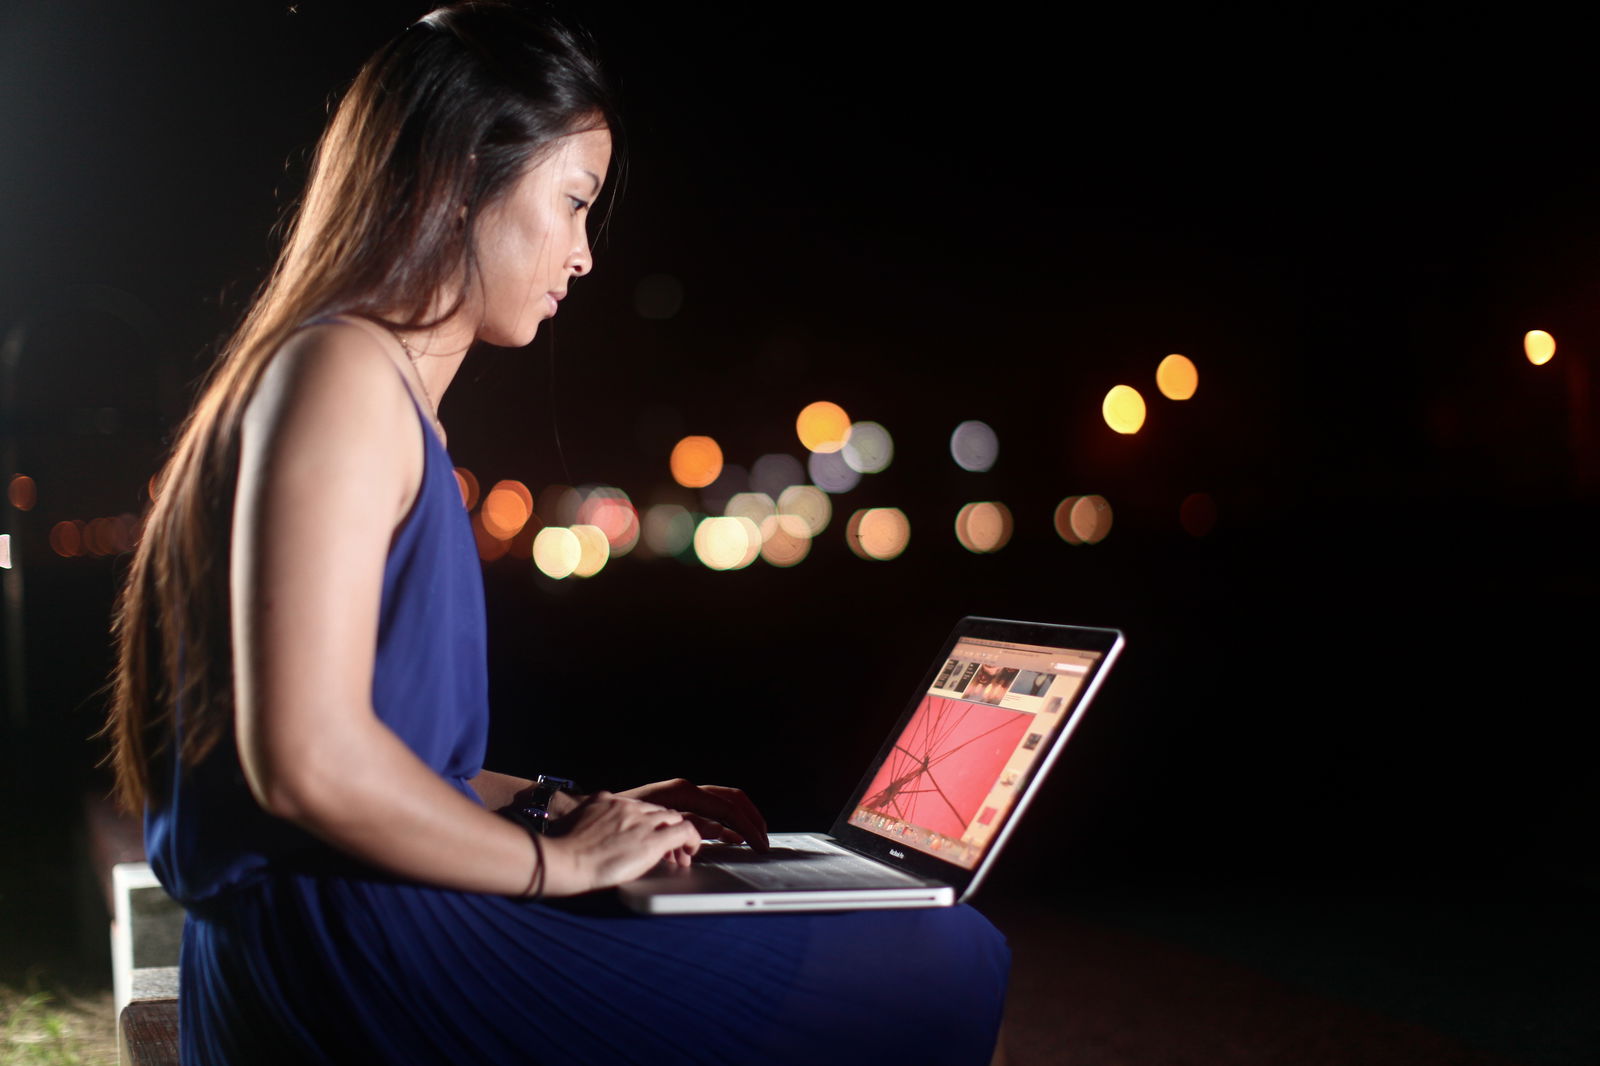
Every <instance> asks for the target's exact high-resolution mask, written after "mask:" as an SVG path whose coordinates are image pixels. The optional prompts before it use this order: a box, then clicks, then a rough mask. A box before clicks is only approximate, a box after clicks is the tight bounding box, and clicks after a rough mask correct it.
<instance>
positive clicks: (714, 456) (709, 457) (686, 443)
mask: <svg viewBox="0 0 1600 1066" xmlns="http://www.w3.org/2000/svg"><path fill="white" fill-rule="evenodd" d="M668 465H670V466H671V468H672V480H674V481H676V482H677V483H678V484H680V485H682V486H683V487H684V488H686V489H703V488H705V487H706V486H707V485H709V484H711V483H712V482H713V481H715V480H717V477H718V475H720V474H721V473H722V446H721V445H719V444H718V443H717V442H716V441H714V440H712V439H711V438H710V437H685V438H683V439H682V440H680V441H679V442H678V443H677V444H675V445H673V448H672V458H671V459H670V460H669V463H668Z"/></svg>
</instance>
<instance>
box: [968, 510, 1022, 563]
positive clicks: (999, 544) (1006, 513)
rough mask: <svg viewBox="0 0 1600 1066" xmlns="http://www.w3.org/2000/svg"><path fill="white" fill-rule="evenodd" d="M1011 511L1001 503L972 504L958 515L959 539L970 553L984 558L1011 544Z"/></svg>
mask: <svg viewBox="0 0 1600 1066" xmlns="http://www.w3.org/2000/svg"><path fill="white" fill-rule="evenodd" d="M1013 528H1014V523H1013V522H1012V519H1011V509H1010V508H1009V507H1007V506H1006V505H1005V504H1003V503H1001V502H1000V501H999V500H984V501H981V502H978V503H969V504H967V505H966V506H965V507H963V508H961V510H960V511H958V512H957V513H956V540H958V541H960V542H961V546H962V547H963V548H965V549H967V551H969V552H975V553H977V554H979V555H985V554H988V553H989V552H997V551H999V550H1000V549H1001V548H1004V547H1005V546H1006V545H1007V544H1009V543H1010V542H1011V533H1012V530H1013Z"/></svg>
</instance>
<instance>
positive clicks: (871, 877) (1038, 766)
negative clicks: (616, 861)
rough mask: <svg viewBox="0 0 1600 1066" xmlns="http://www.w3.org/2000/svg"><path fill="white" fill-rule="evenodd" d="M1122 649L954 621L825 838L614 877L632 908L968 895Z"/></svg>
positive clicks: (919, 900) (1052, 631) (821, 904)
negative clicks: (620, 882)
mask: <svg viewBox="0 0 1600 1066" xmlns="http://www.w3.org/2000/svg"><path fill="white" fill-rule="evenodd" d="M1122 647H1123V637H1122V634H1121V633H1120V632H1118V631H1117V630H1115V629H1087V628H1082V627H1078V626H1061V625H1044V624H1040V623H1033V622H1013V621H1005V620H1003V619H997V618H972V617H969V618H963V619H962V620H961V621H960V622H959V623H957V625H956V627H955V631H954V632H952V633H951V634H950V636H949V637H948V638H947V639H946V640H945V642H944V646H943V647H942V648H941V649H940V651H939V654H938V655H937V656H936V657H935V658H934V661H933V665H932V667H930V669H929V670H928V673H927V676H925V677H924V678H923V680H922V684H921V686H920V687H919V688H918V689H917V691H916V694H915V695H914V696H913V697H912V699H911V701H910V703H909V705H908V706H907V707H906V709H905V712H904V713H903V714H901V715H900V719H899V721H897V722H896V723H895V725H894V728H893V729H891V730H890V731H889V735H888V736H887V737H886V738H884V741H883V745H882V747H881V748H880V749H879V751H878V754H877V756H876V757H875V758H874V759H873V760H872V763H871V765H869V766H868V767H867V769H866V772H865V773H864V774H863V775H862V777H861V783H860V784H859V785H857V786H856V788H855V791H854V792H853V793H851V795H850V798H849V800H848V801H847V802H846V803H845V805H844V808H843V809H842V810H841V811H840V812H839V816H838V817H837V818H836V819H834V823H833V828H832V829H831V830H829V831H828V832H827V833H772V834H769V836H768V840H769V841H770V843H771V845H772V847H771V850H770V851H768V852H765V853H762V852H756V851H754V850H752V849H751V848H749V847H748V846H745V845H729V844H711V843H708V844H706V845H705V846H703V847H702V848H701V849H700V852H699V854H698V855H696V856H695V861H694V862H693V864H691V865H690V866H689V867H686V868H685V867H667V866H665V865H663V866H658V867H657V868H656V869H655V870H654V871H652V872H651V873H649V874H646V875H645V876H644V877H642V878H640V879H638V880H636V881H631V882H628V883H627V884H624V885H621V886H619V889H618V891H619V893H620V896H621V899H622V901H623V902H624V903H625V904H626V905H627V906H629V907H631V908H632V909H634V910H636V911H640V912H642V913H645V914H727V913H736V912H753V911H828V910H861V909H873V908H892V907H948V906H951V905H952V904H955V903H959V902H962V901H965V900H967V899H970V898H971V897H972V894H973V893H974V892H975V891H977V888H978V886H979V885H980V884H981V883H982V882H983V880H984V878H985V876H987V874H988V872H989V870H990V869H991V868H992V867H993V865H994V861H995V858H996V857H997V856H998V855H999V853H1000V849H1001V848H1002V847H1003V846H1004V845H1005V842H1006V840H1007V839H1008V838H1009V837H1010V835H1011V832H1012V830H1013V829H1015V828H1016V824H1017V819H1018V818H1020V817H1021V816H1022V812H1023V811H1024V810H1026V809H1027V806H1028V803H1029V802H1030V801H1031V800H1032V799H1033V796H1034V794H1035V793H1036V792H1037V791H1038V789H1039V785H1040V783H1041V782H1042V781H1043V780H1044V777H1045V774H1046V773H1048V772H1049V770H1050V767H1051V765H1052V764H1053V763H1054V762H1055V760H1056V757H1057V756H1058V755H1059V754H1060V753H1061V749H1062V747H1063V746H1064V745H1065V744H1066V742H1067V738H1068V737H1070V736H1071V735H1072V732H1073V730H1074V729H1075V728H1077V724H1078V722H1079V721H1081V720H1082V718H1083V712H1084V710H1085V709H1086V708H1087V707H1088V706H1089V702H1090V700H1092V699H1093V698H1094V695H1095V693H1096V692H1097V691H1099V688H1100V685H1101V682H1103V681H1104V680H1105V676H1106V673H1107V671H1109V670H1110V669H1111V665H1112V663H1114V662H1115V661H1116V659H1117V656H1118V655H1119V654H1120V653H1121V651H1122Z"/></svg>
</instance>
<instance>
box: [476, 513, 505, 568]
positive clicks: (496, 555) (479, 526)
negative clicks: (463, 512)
mask: <svg viewBox="0 0 1600 1066" xmlns="http://www.w3.org/2000/svg"><path fill="white" fill-rule="evenodd" d="M472 539H473V541H474V542H475V543H476V544H477V545H478V558H480V559H482V560H483V561H484V562H486V563H492V562H494V561H495V560H496V559H500V558H504V556H505V554H506V552H508V551H510V550H511V542H510V541H509V540H505V539H502V538H500V537H497V536H495V535H494V534H493V533H490V532H489V531H488V530H487V529H485V528H484V527H483V512H482V511H481V510H480V511H474V512H473V513H472Z"/></svg>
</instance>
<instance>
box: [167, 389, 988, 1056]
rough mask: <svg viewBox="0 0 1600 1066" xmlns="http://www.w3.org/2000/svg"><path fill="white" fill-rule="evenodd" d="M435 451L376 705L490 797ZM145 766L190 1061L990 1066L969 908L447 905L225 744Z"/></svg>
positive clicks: (430, 438)
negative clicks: (246, 766)
mask: <svg viewBox="0 0 1600 1066" xmlns="http://www.w3.org/2000/svg"><path fill="white" fill-rule="evenodd" d="M418 417H419V418H420V417H421V410H420V408H419V410H418ZM423 439H424V441H425V448H426V458H425V462H424V471H423V477H422V485H421V488H420V490H419V492H418V495H417V500H416V502H415V504H414V505H413V508H412V511H411V513H410V514H409V515H408V516H407V517H406V519H405V521H404V523H403V524H402V526H401V528H400V531H399V533H398V535H397V536H396V538H395V540H394V543H393V546H392V549H391V551H390V553H389V558H388V561H387V564H386V566H385V569H384V577H383V599H382V607H381V611H380V621H379V630H378V649H377V663H376V669H375V676H374V678H373V685H372V703H373V706H374V708H375V709H376V710H377V713H378V716H379V717H380V718H381V719H382V720H383V721H384V723H385V724H387V725H388V727H389V728H390V729H392V730H393V731H394V732H395V733H396V734H397V735H398V736H400V737H401V739H403V740H404V741H405V742H406V743H407V744H408V745H409V746H410V747H411V749H412V750H413V751H415V752H416V754H417V755H418V756H419V757H420V758H421V759H422V760H423V761H425V762H426V763H427V764H428V765H429V766H431V767H432V768H433V769H434V770H436V771H437V772H438V773H439V774H440V776H441V777H443V778H444V779H445V780H446V781H448V782H450V783H451V784H453V785H455V786H456V787H457V788H458V789H460V791H461V792H462V794H463V795H466V796H468V797H470V798H472V799H473V800H474V801H476V800H477V796H476V793H474V792H473V790H472V788H471V786H470V785H469V784H468V783H467V782H468V780H469V779H470V778H472V777H473V776H475V775H476V774H477V773H478V771H479V770H480V769H481V768H482V764H483V754H484V745H485V740H486V736H487V730H488V720H489V717H488V716H489V710H488V699H487V678H486V673H487V659H486V653H485V633H484V609H483V583H482V581H483V579H482V574H481V571H480V569H479V564H478V561H477V552H476V550H475V547H474V543H473V539H472V531H471V527H470V525H469V522H468V518H467V514H466V512H465V511H464V510H463V508H462V506H461V497H460V494H459V490H458V489H457V486H456V481H455V477H454V475H453V474H452V465H451V462H450V457H449V455H448V454H447V453H446V452H445V450H444V447H443V445H442V444H441V443H440V442H439V440H438V438H437V437H436V436H435V435H434V434H433V432H432V430H431V429H430V428H429V427H428V426H427V424H426V422H424V424H423ZM179 727H180V728H181V720H180V726H179ZM169 750H170V749H169ZM155 772H156V773H158V774H161V775H163V779H164V780H166V781H168V782H170V784H169V787H168V793H167V796H168V798H167V799H166V800H164V801H162V802H160V803H159V804H153V805H152V806H151V807H150V808H149V809H148V810H147V812H146V818H145V840H146V847H147V851H148V854H149V856H150V862H151V865H152V867H154V869H155V872H156V873H157V875H158V876H159V877H160V879H161V882H162V884H163V885H164V886H166V889H167V891H168V892H170V893H171V894H172V895H173V896H174V897H175V898H176V899H178V900H179V901H180V902H181V903H183V904H184V906H185V908H186V909H187V911H188V919H187V922H186V924H185V926H184V935H183V948H182V962H181V981H182V995H181V998H180V1003H179V1014H180V1029H179V1034H180V1042H181V1047H182V1059H183V1062H185V1063H188V1064H201V1063H204V1064H206V1066H224V1064H231V1063H257V1062H260V1063H267V1062H271V1063H294V1064H296V1066H302V1064H312V1063H492V1064H499V1063H552V1064H559V1066H603V1064H609V1063H641V1064H644V1063H648V1064H651V1066H664V1064H669V1063H740V1064H743V1063H750V1064H759V1063H796V1064H799V1063H806V1064H808V1066H810V1064H815V1063H818V1062H822V1063H828V1064H830V1066H843V1064H847V1063H857V1062H859V1063H873V1064H875V1066H883V1064H892V1063H918V1064H927V1066H934V1064H940V1063H949V1064H952V1066H954V1064H960V1066H980V1064H983V1063H987V1062H988V1061H989V1055H990V1053H991V1051H992V1049H993V1046H994V1041H995V1035H996V1032H997V1030H998V1027H999V1024H1000V1015H1001V1009H1002V1006H1003V1003H1004V997H1005V988H1006V977H1007V971H1008V969H1009V966H1010V953H1009V951H1008V950H1007V948H1006V945H1005V941H1004V939H1003V938H1002V937H1001V935H1000V934H999V933H998V932H997V931H996V930H995V929H994V927H993V926H991V925H990V924H989V923H988V922H987V921H986V920H985V919H984V918H983V917H982V916H981V915H979V914H978V913H977V912H976V911H974V910H972V909H971V908H969V907H965V906H959V907H952V908H935V909H927V910H898V911H897V910H890V911H862V912H846V913H832V914H815V915H805V914H780V915H766V914H762V915H729V916H691V917H660V916H652V917H644V916H634V915H627V914H623V913H621V912H619V911H615V910H611V909H607V908H592V907H591V908H583V907H573V906H570V905H562V904H559V903H541V902H532V901H524V900H516V899H509V898H505V897H501V896H494V895H483V894H475V893H469V892H457V891H450V890H446V889H440V888H434V887H430V886H426V885H420V884H414V883H409V882H406V881H403V880H399V879H397V878H395V877H392V876H390V875H387V874H385V873H383V872H382V871H379V870H376V869H373V868H371V867H367V866H364V865H362V864H360V863H359V862H357V861H356V860H354V859H351V858H348V857H346V856H343V855H342V854H340V853H337V852H335V851H334V850H333V849H331V848H329V847H328V846H326V845H324V844H322V843H320V842H319V841H317V840H316V839H315V838H313V837H311V836H310V835H309V834H307V833H305V832H304V831H302V830H300V829H298V828H296V827H295V826H293V825H291V824H289V823H287V822H284V821H282V820H280V819H277V818H274V817H272V816H270V815H268V814H266V813H265V812H264V811H262V810H261V809H260V807H259V806H258V805H257V804H256V803H255V801H254V800H253V798H252V797H251V795H250V792H249V789H248V786H247V785H246V783H245V780H244V776H243V773H242V771H241V769H240V765H239V758H238V753H237V749H236V747H235V745H234V742H233V738H232V737H231V735H230V736H229V737H228V738H227V740H226V741H225V742H223V743H221V744H219V745H218V746H217V748H216V749H215V750H214V751H213V752H212V754H211V755H210V756H209V757H208V758H207V759H206V760H205V761H204V762H202V763H201V764H200V765H199V766H197V767H195V768H193V769H191V770H190V771H188V772H187V773H185V774H182V775H179V774H177V773H176V772H175V769H174V767H173V765H172V761H171V760H170V758H169V759H167V760H166V761H165V763H164V764H162V765H159V766H158V767H157V768H156V771H155Z"/></svg>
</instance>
